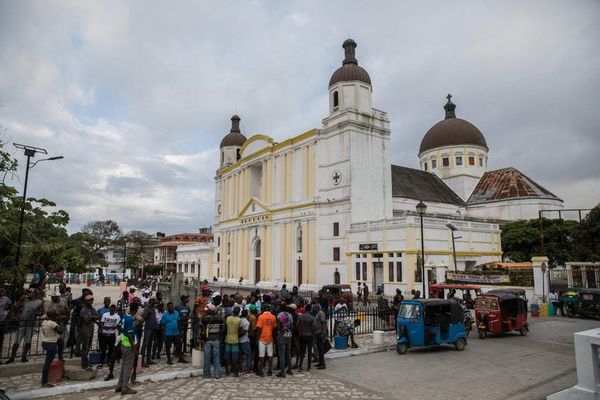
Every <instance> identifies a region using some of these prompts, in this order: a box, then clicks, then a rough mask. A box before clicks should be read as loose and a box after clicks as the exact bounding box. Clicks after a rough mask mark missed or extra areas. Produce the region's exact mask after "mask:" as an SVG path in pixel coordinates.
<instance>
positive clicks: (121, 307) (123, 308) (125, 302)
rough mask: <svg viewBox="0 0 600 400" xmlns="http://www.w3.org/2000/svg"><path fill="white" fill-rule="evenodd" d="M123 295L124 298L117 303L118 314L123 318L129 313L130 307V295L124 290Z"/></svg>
mask: <svg viewBox="0 0 600 400" xmlns="http://www.w3.org/2000/svg"><path fill="white" fill-rule="evenodd" d="M122 294H123V297H121V298H120V299H119V300H118V301H117V312H118V313H119V316H120V317H121V318H123V315H125V314H126V313H127V307H129V293H128V292H127V290H124V291H123V293H122Z"/></svg>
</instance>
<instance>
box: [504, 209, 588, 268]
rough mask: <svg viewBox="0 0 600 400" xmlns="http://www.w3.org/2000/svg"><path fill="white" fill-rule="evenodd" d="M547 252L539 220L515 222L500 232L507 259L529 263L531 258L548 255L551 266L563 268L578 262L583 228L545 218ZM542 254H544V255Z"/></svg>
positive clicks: (575, 224) (574, 222)
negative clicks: (579, 239) (577, 254)
mask: <svg viewBox="0 0 600 400" xmlns="http://www.w3.org/2000/svg"><path fill="white" fill-rule="evenodd" d="M542 222H543V228H544V250H543V251H542V246H541V235H540V232H541V229H540V220H539V219H531V220H527V221H515V222H509V223H506V224H503V225H502V226H501V227H500V229H501V230H502V233H501V240H502V253H503V257H504V259H510V260H512V261H515V262H523V261H530V260H531V257H534V256H539V255H545V256H547V257H548V258H549V260H550V261H549V262H550V266H551V267H556V266H558V265H564V264H565V262H567V261H570V260H575V259H576V258H577V257H576V253H577V252H576V248H577V240H578V236H579V234H580V227H579V223H578V222H577V221H569V220H560V219H545V218H544V219H543V221H542ZM542 253H543V254H542Z"/></svg>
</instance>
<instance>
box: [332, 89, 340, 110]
mask: <svg viewBox="0 0 600 400" xmlns="http://www.w3.org/2000/svg"><path fill="white" fill-rule="evenodd" d="M339 105H340V96H339V94H338V92H337V90H336V91H335V92H333V109H334V110H337V109H338V107H339Z"/></svg>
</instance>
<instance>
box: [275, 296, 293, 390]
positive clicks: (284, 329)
mask: <svg viewBox="0 0 600 400" xmlns="http://www.w3.org/2000/svg"><path fill="white" fill-rule="evenodd" d="M280 310H281V311H280V312H279V313H278V314H277V346H278V356H277V357H279V371H280V372H279V373H278V374H277V376H278V377H280V378H285V376H286V372H287V374H288V375H293V373H292V331H293V330H294V317H292V314H291V313H290V311H291V310H290V308H289V306H286V305H285V303H282V304H281V305H280Z"/></svg>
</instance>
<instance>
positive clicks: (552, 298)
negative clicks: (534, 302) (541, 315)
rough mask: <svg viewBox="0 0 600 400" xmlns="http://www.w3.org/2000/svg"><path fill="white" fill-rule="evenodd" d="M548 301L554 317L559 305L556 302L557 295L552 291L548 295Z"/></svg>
mask: <svg viewBox="0 0 600 400" xmlns="http://www.w3.org/2000/svg"><path fill="white" fill-rule="evenodd" d="M548 300H549V301H550V303H551V304H552V306H554V313H553V314H552V315H553V316H554V317H556V316H557V315H558V314H557V312H558V309H559V308H560V304H559V301H558V293H556V290H554V289H552V290H551V291H550V293H549V294H548Z"/></svg>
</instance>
